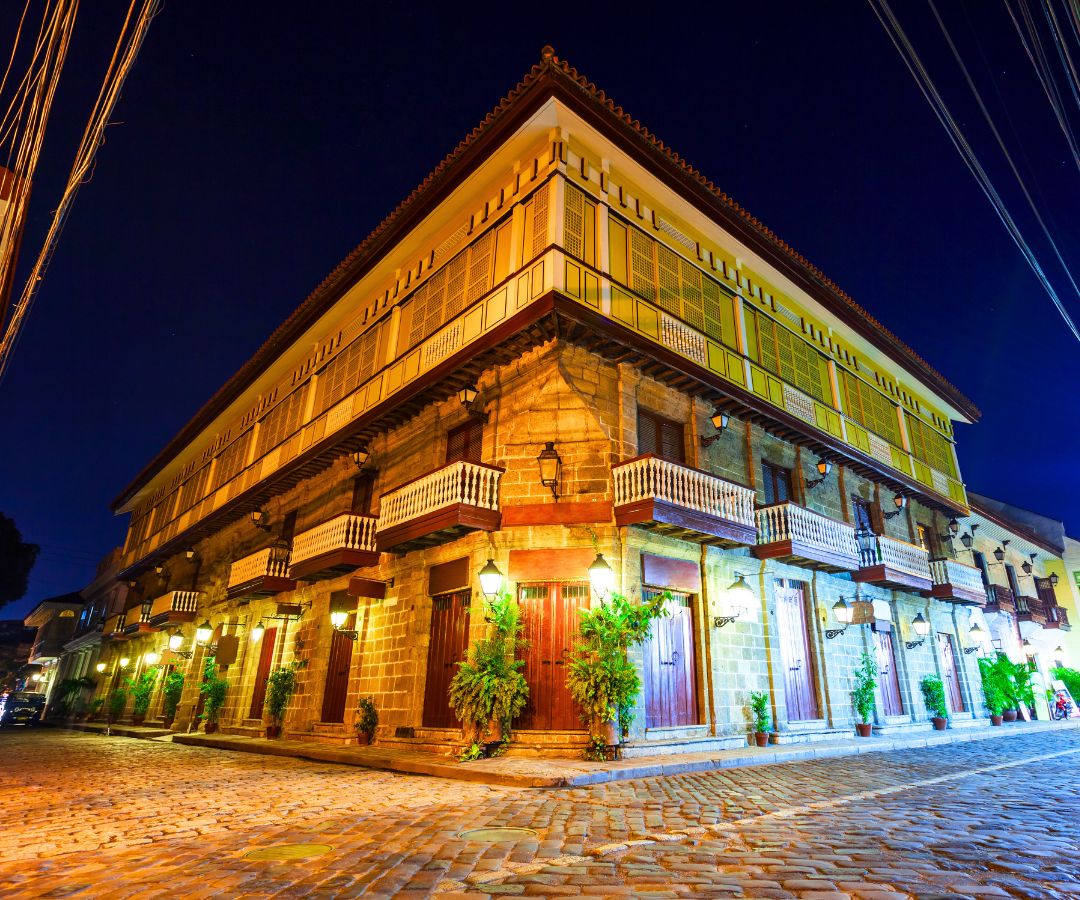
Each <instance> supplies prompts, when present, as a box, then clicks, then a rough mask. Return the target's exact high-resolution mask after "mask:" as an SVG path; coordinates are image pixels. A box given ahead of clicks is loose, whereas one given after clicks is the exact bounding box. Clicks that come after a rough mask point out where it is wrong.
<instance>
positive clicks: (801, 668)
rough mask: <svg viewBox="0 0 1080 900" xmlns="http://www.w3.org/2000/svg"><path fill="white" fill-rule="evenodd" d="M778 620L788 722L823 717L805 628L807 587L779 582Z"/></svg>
mask: <svg viewBox="0 0 1080 900" xmlns="http://www.w3.org/2000/svg"><path fill="white" fill-rule="evenodd" d="M776 620H777V630H778V631H779V633H780V657H781V661H782V664H783V666H784V696H785V700H786V704H787V714H788V721H789V722H805V721H808V720H811V719H817V718H819V717H820V713H819V712H818V704H817V694H816V692H815V691H814V664H813V660H812V658H811V656H810V636H809V634H808V632H807V625H806V595H805V586H804V585H803V583H802V582H800V581H791V580H789V579H783V578H781V579H778V580H777V582H776Z"/></svg>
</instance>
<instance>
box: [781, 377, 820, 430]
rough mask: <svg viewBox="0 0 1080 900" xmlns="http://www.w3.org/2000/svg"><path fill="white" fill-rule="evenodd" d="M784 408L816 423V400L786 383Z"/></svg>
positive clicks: (805, 420) (804, 419) (811, 422)
mask: <svg viewBox="0 0 1080 900" xmlns="http://www.w3.org/2000/svg"><path fill="white" fill-rule="evenodd" d="M784 409H786V410H787V411H788V412H789V413H792V414H793V415H796V416H798V417H799V418H800V419H802V420H803V421H804V422H809V423H810V424H811V425H812V424H814V402H813V401H812V400H811V399H810V398H809V397H807V396H806V394H804V393H802V391H798V390H796V389H795V388H793V387H791V385H788V384H785V385H784Z"/></svg>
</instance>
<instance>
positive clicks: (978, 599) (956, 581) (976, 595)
mask: <svg viewBox="0 0 1080 900" xmlns="http://www.w3.org/2000/svg"><path fill="white" fill-rule="evenodd" d="M930 577H931V578H932V579H933V581H934V585H933V587H932V588H930V590H929V591H928V592H927V594H926V596H928V597H933V598H934V599H935V600H951V601H952V602H953V603H963V604H966V605H969V606H982V605H983V604H984V603H986V588H985V586H984V585H983V581H982V574H981V573H980V572H979V570H978V569H976V568H975V567H974V566H969V565H966V564H965V563H962V562H957V561H956V560H955V559H932V560H930Z"/></svg>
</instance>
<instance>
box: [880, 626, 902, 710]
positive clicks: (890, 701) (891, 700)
mask: <svg viewBox="0 0 1080 900" xmlns="http://www.w3.org/2000/svg"><path fill="white" fill-rule="evenodd" d="M874 637H875V638H876V639H877V663H878V674H879V676H880V677H879V678H878V684H879V685H881V711H882V713H883V714H884V715H886V716H902V715H903V714H904V701H903V700H901V699H900V676H899V673H897V671H896V650H895V648H894V647H893V640H892V632H889V631H875V632H874Z"/></svg>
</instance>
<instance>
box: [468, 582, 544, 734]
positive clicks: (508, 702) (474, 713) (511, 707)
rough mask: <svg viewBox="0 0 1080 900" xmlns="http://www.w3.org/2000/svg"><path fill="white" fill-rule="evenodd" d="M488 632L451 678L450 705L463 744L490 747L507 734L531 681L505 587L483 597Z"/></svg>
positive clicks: (519, 628) (514, 609) (512, 603)
mask: <svg viewBox="0 0 1080 900" xmlns="http://www.w3.org/2000/svg"><path fill="white" fill-rule="evenodd" d="M485 611H486V616H485V618H486V620H487V622H488V623H489V624H490V626H491V628H490V631H489V633H488V635H487V636H486V637H484V638H481V639H480V640H478V641H477V642H476V643H475V644H473V645H472V647H470V648H469V651H468V653H467V654H466V657H465V659H464V660H462V661H461V662H459V663H458V664H457V665H458V670H457V672H455V673H454V677H453V678H452V679H451V681H450V697H449V700H450V706H451V707H452V708H453V710H454V714H455V715H456V716H457V717H458V719H459V720H460V721H461V724H462V732H463V735H462V736H463V738H464V740H465V743H466V744H467V745H478V746H481V747H491V746H492V745H495V744H501V743H502V742H503V741H504V740H505V739H506V738H507V737H508V736H509V734H510V727H511V723H512V721H513V719H514V717H515V716H517V715H519V714H520V713H521V711H522V710H523V709H524V708H525V703H526V702H527V701H528V699H529V685H528V683H527V682H526V681H525V676H524V674H522V671H521V670H522V668H524V666H525V662H524V660H521V659H518V658H517V656H518V650H519V649H520V648H521V646H522V639H521V632H522V626H521V621H520V613H519V611H518V606H517V603H516V602H515V601H514V598H513V597H512V596H511V595H510V593H509V592H507V591H504V592H503V593H501V594H499V595H498V596H497V597H496V598H495V599H494V600H492V601H491V602H490V603H487V602H485Z"/></svg>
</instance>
